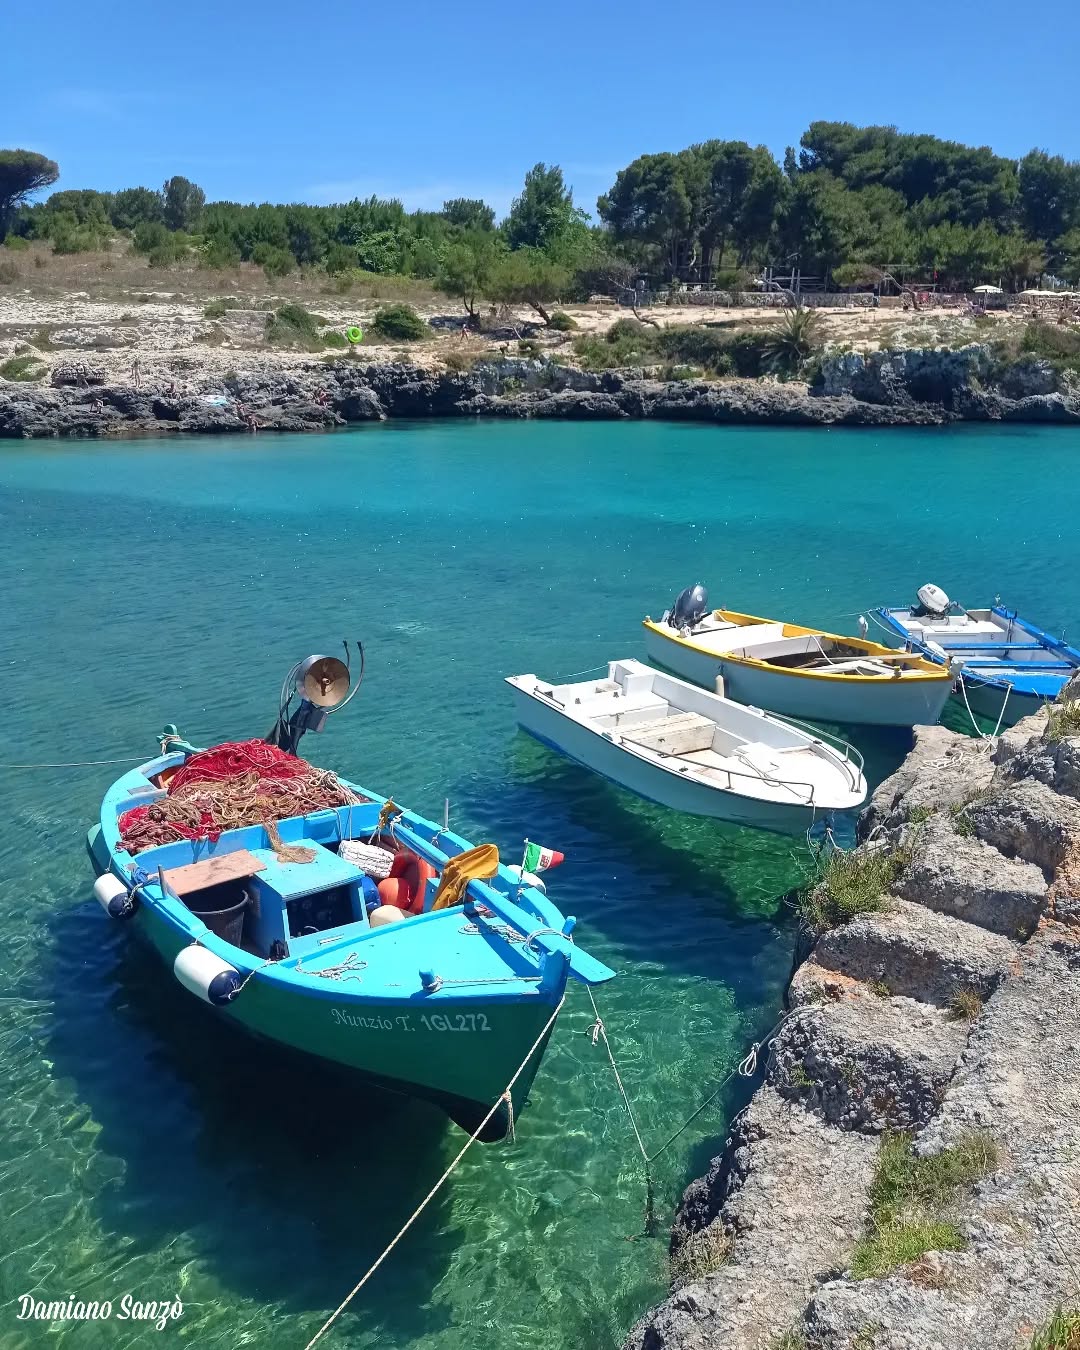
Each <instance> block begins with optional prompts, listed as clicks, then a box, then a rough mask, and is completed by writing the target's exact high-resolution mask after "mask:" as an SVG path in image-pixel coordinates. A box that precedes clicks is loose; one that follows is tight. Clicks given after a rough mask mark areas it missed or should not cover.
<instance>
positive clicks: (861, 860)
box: [796, 849, 903, 933]
mask: <svg viewBox="0 0 1080 1350" xmlns="http://www.w3.org/2000/svg"><path fill="white" fill-rule="evenodd" d="M902 866H903V857H902V855H901V854H899V853H896V852H889V851H886V850H882V849H879V850H877V851H875V852H872V853H844V852H841V851H834V852H832V853H830V854H829V856H828V858H827V859H826V861H825V863H824V865H823V866H822V869H821V876H820V878H819V879H818V881H817V883H816V885H813V886H810V887H808V888H807V889H805V890H804V891H802V892H801V893H800V895H799V898H798V900H797V902H796V908H797V909H798V911H799V914H800V916H801V917H802V919H803V920H804V922H805V923H807V924H808V925H809V926H810V927H811V928H812V929H813V930H814V931H815V932H817V933H821V932H824V931H825V930H826V929H828V928H839V927H840V925H841V924H844V923H847V922H848V921H849V920H850V919H853V918H855V916H856V915H857V914H872V913H879V912H880V911H882V910H885V909H888V908H889V907H890V906H891V904H892V901H891V899H890V897H889V894H888V889H889V885H890V883H891V882H892V881H893V879H894V878H895V876H896V874H897V873H898V872H899V871H900V868H901V867H902Z"/></svg>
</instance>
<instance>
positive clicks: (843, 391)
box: [0, 345, 1080, 438]
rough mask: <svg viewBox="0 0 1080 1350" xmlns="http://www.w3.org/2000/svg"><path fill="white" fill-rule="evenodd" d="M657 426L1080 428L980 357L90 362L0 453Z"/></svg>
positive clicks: (1068, 402) (1020, 379)
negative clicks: (589, 424) (813, 367)
mask: <svg viewBox="0 0 1080 1350" xmlns="http://www.w3.org/2000/svg"><path fill="white" fill-rule="evenodd" d="M427 417H514V418H523V417H534V418H540V417H546V418H563V419H577V420H586V419H605V420H613V419H630V418H656V419H662V420H672V421H686V420H692V421H701V422H714V423H718V424H723V423H728V424H739V423H742V424H751V423H756V424H777V425H788V426H860V427H889V426H942V425H947V424H950V423H954V422H958V421H982V422H992V421H1005V422H1040V423H1047V422H1049V423H1061V424H1074V425H1075V424H1080V386H1077V385H1076V384H1075V383H1073V382H1070V379H1069V377H1065V378H1064V379H1062V378H1061V377H1059V375H1058V372H1057V371H1055V370H1054V369H1053V368H1052V367H1051V366H1050V364H1049V363H1047V362H1044V361H1037V360H1030V361H1025V362H1017V363H1015V364H1014V365H1012V366H1010V367H1008V368H1007V369H1006V370H1005V371H1002V372H997V371H995V370H994V369H993V366H992V361H991V357H990V353H989V350H988V349H987V348H986V347H981V346H978V345H972V346H970V347H965V348H961V349H960V350H958V351H949V350H946V349H914V350H903V351H891V350H890V351H882V352H875V353H871V354H868V355H865V356H864V355H861V354H858V353H854V352H848V353H837V354H833V355H828V356H826V357H825V358H824V359H823V361H822V363H821V370H820V373H819V375H818V377H817V378H816V379H815V381H814V384H813V385H811V386H809V387H808V386H807V385H805V384H801V383H796V382H791V383H780V382H778V381H774V380H728V381H704V380H669V381H662V380H657V379H650V378H647V377H646V374H645V372H643V371H640V370H624V371H605V372H602V373H591V372H587V371H581V370H577V369H575V368H573V367H571V366H567V365H562V364H558V363H556V362H554V361H545V360H516V359H502V360H498V359H492V360H481V361H478V362H477V363H476V364H475V365H473V366H472V368H471V369H469V370H466V371H461V372H458V371H454V370H438V369H432V368H430V367H421V366H415V365H410V364H407V363H402V362H387V363H375V364H364V363H362V362H361V360H358V359H355V358H344V357H343V358H341V359H338V360H333V361H329V362H327V361H326V360H305V359H301V360H297V361H296V362H295V363H294V364H292V365H289V366H283V365H282V364H280V363H275V362H271V361H267V360H261V359H259V358H257V357H249V358H248V359H247V360H246V362H245V363H244V365H243V368H242V369H241V370H240V371H239V373H238V372H236V371H233V370H229V371H227V372H225V373H224V374H223V373H222V371H221V370H220V368H219V367H218V366H217V365H206V366H200V365H199V363H198V362H191V363H190V366H189V370H188V371H186V372H185V373H184V376H183V378H182V381H180V382H178V381H177V379H175V378H170V379H168V380H162V379H157V380H154V379H146V380H142V381H140V385H139V386H136V384H135V383H134V381H132V380H127V381H126V382H123V383H119V382H117V380H116V378H115V373H113V374H111V375H110V374H108V373H106V372H105V371H104V370H102V369H95V368H94V366H93V365H92V364H88V363H85V362H71V361H64V362H61V363H59V364H57V365H55V366H53V367H52V369H51V371H50V374H49V382H48V384H34V383H14V382H9V381H5V380H0V437H9V438H32V437H47V436H74V437H126V436H138V435H169V434H175V433H179V432H187V433H213V434H221V433H227V432H250V431H292V432H297V431H319V430H325V429H329V428H333V427H340V426H347V425H350V424H353V423H360V422H368V421H378V420H382V419H384V418H427Z"/></svg>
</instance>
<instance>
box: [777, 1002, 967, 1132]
mask: <svg viewBox="0 0 1080 1350" xmlns="http://www.w3.org/2000/svg"><path fill="white" fill-rule="evenodd" d="M966 1039H967V1028H966V1026H965V1025H964V1024H962V1023H959V1022H957V1021H955V1020H953V1019H952V1018H950V1017H949V1015H948V1014H947V1013H945V1012H943V1011H942V1010H941V1009H939V1008H931V1007H928V1006H927V1005H926V1004H923V1003H919V1002H917V1001H916V1000H914V999H909V998H878V997H876V996H875V995H873V994H859V995H856V996H854V997H847V998H843V999H841V1000H840V1001H838V1002H835V1003H828V1004H823V1005H821V1006H818V1007H813V1008H805V1009H803V1012H802V1015H801V1016H800V1017H798V1018H794V1019H792V1020H791V1021H789V1022H787V1023H786V1024H785V1025H784V1027H783V1028H782V1029H781V1031H780V1033H779V1036H778V1037H777V1041H776V1046H775V1049H774V1057H773V1064H772V1068H771V1069H770V1073H769V1081H770V1082H771V1083H772V1084H774V1085H775V1086H776V1088H777V1089H778V1091H779V1092H780V1093H781V1094H782V1095H783V1096H785V1097H788V1098H792V1099H796V1100H799V1101H802V1102H803V1103H804V1104H805V1105H806V1106H807V1107H808V1108H809V1109H811V1110H813V1111H818V1112H820V1113H821V1114H822V1115H823V1116H824V1118H825V1120H827V1121H828V1122H829V1124H831V1125H837V1126H839V1127H840V1128H841V1129H845V1130H859V1131H862V1132H864V1133H869V1134H874V1133H880V1132H881V1131H882V1130H889V1129H891V1130H903V1129H910V1128H912V1127H916V1126H919V1125H923V1124H925V1123H926V1121H928V1120H929V1119H930V1117H931V1116H932V1115H933V1113H934V1111H935V1110H936V1109H937V1106H938V1103H939V1102H940V1100H941V1094H942V1092H943V1091H944V1087H945V1084H946V1083H947V1082H948V1081H949V1078H950V1076H951V1075H952V1071H953V1068H954V1066H955V1064H956V1058H957V1056H958V1055H959V1053H960V1051H961V1050H962V1049H963V1046H964V1042H965V1040H966Z"/></svg>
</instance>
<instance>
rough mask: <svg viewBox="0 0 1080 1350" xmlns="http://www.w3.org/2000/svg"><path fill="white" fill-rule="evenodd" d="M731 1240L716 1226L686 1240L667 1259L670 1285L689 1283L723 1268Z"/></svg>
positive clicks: (728, 1256) (730, 1237)
mask: <svg viewBox="0 0 1080 1350" xmlns="http://www.w3.org/2000/svg"><path fill="white" fill-rule="evenodd" d="M734 1247H735V1240H734V1238H733V1237H732V1236H731V1234H730V1233H728V1232H726V1231H725V1229H724V1228H723V1227H721V1225H720V1224H719V1223H711V1224H710V1225H709V1226H708V1228H703V1229H702V1230H701V1231H700V1232H698V1233H694V1234H693V1235H692V1236H690V1237H688V1238H687V1239H686V1241H685V1242H684V1243H683V1244H682V1246H681V1247H680V1248H679V1250H678V1251H677V1252H676V1253H675V1255H674V1256H673V1257H672V1258H671V1278H672V1281H673V1282H678V1283H690V1282H691V1281H693V1280H700V1279H701V1278H702V1277H703V1276H705V1275H711V1274H712V1273H713V1271H715V1270H719V1269H720V1267H721V1266H726V1265H727V1263H728V1262H729V1261H730V1260H731V1253H732V1251H733V1249H734Z"/></svg>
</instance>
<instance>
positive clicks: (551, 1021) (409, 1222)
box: [304, 994, 566, 1350]
mask: <svg viewBox="0 0 1080 1350" xmlns="http://www.w3.org/2000/svg"><path fill="white" fill-rule="evenodd" d="M565 1002H566V995H565V994H563V996H562V998H560V999H559V1002H558V1004H557V1006H556V1008H555V1011H554V1012H553V1013H552V1014H551V1016H550V1017H549V1018H548V1020H547V1021H546V1022H545V1023H544V1029H543V1031H541V1033H540V1035H539V1036H537V1038H536V1040H535V1041H533V1043H532V1046H531V1047H530V1049H529V1052H528V1054H527V1055H526V1056H525V1058H524V1059H523V1060H522V1061H521V1063H520V1064H519V1065H518V1067H517V1069H516V1070H515V1072H514V1076H513V1078H511V1079H510V1081H509V1083H507V1085H506V1087H505V1088H504V1089H503V1091H502V1092H501V1093H500V1094H499V1096H498V1097H497V1098H496V1099H495V1102H494V1104H493V1105H492V1107H491V1110H490V1111H489V1112H488V1113H487V1115H486V1116H485V1117H484V1119H483V1120H482V1121H481V1122H480V1124H479V1125H477V1127H476V1129H475V1130H474V1131H473V1132H472V1134H471V1135H470V1136H469V1138H468V1139H467V1140H466V1141H465V1143H464V1145H463V1146H462V1148H461V1151H460V1152H459V1153H458V1155H457V1157H455V1158H454V1160H453V1162H452V1163H451V1164H450V1166H449V1167H447V1169H446V1171H445V1172H443V1174H442V1176H441V1177H440V1178H439V1179H438V1181H437V1182H436V1183H435V1185H434V1186H432V1188H431V1190H430V1191H428V1193H427V1195H425V1196H424V1198H423V1200H421V1201H420V1203H419V1204H418V1205H417V1207H416V1208H415V1209H414V1210H413V1212H412V1213H411V1214H410V1215H409V1217H408V1218H407V1219H406V1220H405V1223H404V1224H403V1225H402V1227H401V1228H400V1229H398V1232H397V1235H396V1236H395V1237H394V1239H393V1240H392V1241H391V1242H390V1243H389V1244H388V1245H387V1246H386V1247H384V1248H383V1251H382V1253H381V1254H380V1256H379V1257H378V1259H377V1260H376V1261H375V1262H374V1264H373V1265H371V1266H369V1267H368V1269H367V1270H366V1271H365V1272H364V1274H363V1275H362V1276H361V1278H360V1279H359V1280H358V1281H357V1283H356V1284H355V1285H354V1286H353V1287H352V1289H351V1290H350V1291H349V1293H348V1294H347V1295H346V1296H345V1298H343V1299H342V1301H341V1302H340V1303H339V1304H338V1306H337V1307H336V1308H335V1309H334V1311H333V1312H332V1313H331V1314H330V1316H329V1317H328V1318H327V1319H326V1321H325V1322H324V1323H323V1324H322V1326H321V1327H320V1328H319V1329H318V1331H317V1332H316V1333H315V1335H314V1336H312V1338H311V1340H310V1341H308V1343H307V1345H305V1346H304V1350H311V1347H312V1346H313V1345H315V1344H316V1343H317V1342H318V1341H320V1340H321V1339H322V1338H323V1336H324V1335H325V1334H326V1333H327V1332H328V1331H329V1330H330V1328H331V1327H332V1326H333V1325H334V1323H335V1322H336V1321H337V1319H338V1318H339V1317H340V1316H341V1314H342V1313H343V1312H344V1311H345V1309H346V1308H347V1307H348V1306H349V1304H350V1303H351V1302H352V1301H353V1299H354V1298H355V1297H356V1296H357V1294H358V1293H359V1292H360V1290H361V1289H363V1287H364V1285H365V1284H367V1282H368V1280H370V1279H371V1277H372V1275H374V1274H375V1272H376V1271H377V1270H378V1269H379V1267H380V1266H381V1265H382V1263H383V1262H384V1261H385V1260H386V1258H387V1257H388V1256H389V1255H390V1253H391V1252H392V1251H393V1250H394V1248H395V1247H396V1246H397V1245H398V1243H399V1242H400V1241H401V1239H402V1238H403V1237H404V1236H405V1234H406V1233H407V1232H408V1231H409V1229H410V1228H411V1227H412V1226H413V1224H414V1223H415V1222H416V1220H417V1219H418V1218H419V1217H420V1215H421V1214H423V1212H424V1210H425V1209H427V1207H428V1205H429V1204H430V1203H431V1201H432V1200H433V1199H434V1198H435V1196H436V1195H437V1194H438V1192H439V1190H440V1189H441V1187H442V1186H443V1185H444V1184H445V1183H446V1182H447V1181H448V1180H449V1178H450V1177H451V1176H452V1175H453V1173H454V1171H455V1169H456V1168H457V1165H458V1163H460V1162H461V1160H462V1158H464V1156H465V1154H466V1153H468V1151H469V1149H470V1148H472V1146H473V1144H475V1143H476V1141H477V1139H478V1138H479V1137H480V1135H481V1134H482V1133H483V1131H484V1127H485V1126H486V1125H487V1123H488V1121H489V1120H490V1119H491V1117H492V1116H493V1115H494V1114H495V1112H496V1111H497V1110H498V1109H499V1106H500V1104H501V1103H503V1102H505V1103H506V1106H507V1111H508V1120H509V1132H510V1135H511V1137H513V1133H514V1101H513V1097H512V1095H511V1093H512V1091H513V1087H514V1084H515V1083H516V1082H517V1080H518V1079H519V1078H520V1077H521V1075H522V1074H523V1073H524V1072H525V1068H526V1065H527V1064H528V1063H529V1060H531V1059H532V1057H533V1055H535V1054H536V1051H537V1050H538V1049H539V1047H540V1046H541V1045H542V1044H543V1041H544V1037H545V1036H546V1035H547V1034H548V1032H549V1031H550V1030H551V1028H552V1027H553V1026H554V1025H555V1019H556V1018H557V1017H558V1015H559V1013H560V1011H561V1010H562V1005H563V1004H564V1003H565Z"/></svg>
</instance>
